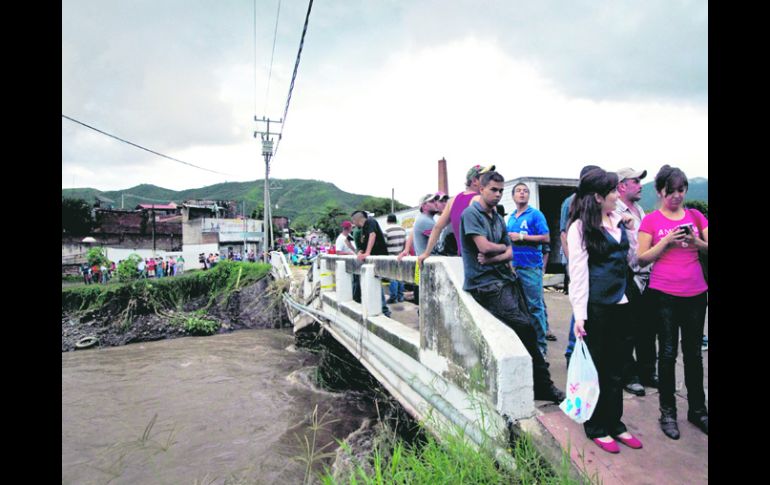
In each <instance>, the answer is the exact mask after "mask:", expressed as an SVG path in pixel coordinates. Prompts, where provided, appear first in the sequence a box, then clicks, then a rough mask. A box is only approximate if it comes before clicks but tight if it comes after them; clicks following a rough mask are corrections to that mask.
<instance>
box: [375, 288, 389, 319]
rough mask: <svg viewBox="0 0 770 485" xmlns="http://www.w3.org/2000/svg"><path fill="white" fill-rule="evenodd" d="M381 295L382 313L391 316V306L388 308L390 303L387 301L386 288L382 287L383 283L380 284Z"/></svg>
mask: <svg viewBox="0 0 770 485" xmlns="http://www.w3.org/2000/svg"><path fill="white" fill-rule="evenodd" d="M377 282H379V280H377ZM380 296H382V314H383V315H385V316H386V317H388V318H390V308H388V305H387V304H386V303H385V288H383V287H382V284H380Z"/></svg>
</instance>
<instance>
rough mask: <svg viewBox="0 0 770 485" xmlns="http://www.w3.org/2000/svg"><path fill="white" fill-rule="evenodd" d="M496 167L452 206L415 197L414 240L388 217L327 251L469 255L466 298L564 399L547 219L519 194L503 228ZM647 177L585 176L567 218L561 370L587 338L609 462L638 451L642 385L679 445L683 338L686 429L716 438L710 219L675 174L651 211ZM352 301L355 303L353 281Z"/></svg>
mask: <svg viewBox="0 0 770 485" xmlns="http://www.w3.org/2000/svg"><path fill="white" fill-rule="evenodd" d="M495 168H496V167H495V166H494V165H492V166H488V167H482V166H480V165H476V166H474V167H472V168H471V169H470V170H469V171H468V173H467V177H466V188H465V190H464V191H462V192H460V193H459V194H457V195H455V196H454V197H449V196H448V195H446V194H443V193H440V192H438V193H430V194H426V195H425V196H423V197H421V198H420V200H419V210H420V214H419V216H418V217H417V219H416V221H415V223H414V226H413V228H412V230H411V231H410V232H409V234H407V233H406V231H405V230H404V229H403V228H402V227H401V226H400V225H398V223H397V218H396V216H395V215H394V214H390V215H389V216H388V225H387V226H386V228H385V230H384V231H383V229H382V228H380V225H379V224H378V223H377V221H376V220H375V219H374V218H373V217H371V216H369V215H368V214H367V213H366V212H364V211H361V210H358V211H355V212H353V213H352V214H351V220H350V221H344V222H343V223H342V232H341V233H340V235H339V237H338V238H337V240H336V242H335V244H334V246H333V248H331V249H333V251H334V252H336V254H341V255H356V256H357V259H358V260H359V261H364V260H365V259H366V258H367V257H369V256H373V255H383V256H387V255H395V256H397V259H398V260H401V259H402V258H403V257H405V256H408V255H416V256H417V261H418V264H420V265H422V263H423V262H424V261H425V260H426V259H427V258H429V257H430V256H431V255H436V254H440V255H446V256H458V257H462V260H463V269H464V283H463V289H464V290H465V291H468V292H469V293H470V294H471V295H472V296H473V298H474V299H475V300H476V301H477V302H479V303H480V304H481V305H482V306H483V307H484V308H486V309H487V310H488V311H490V312H491V313H492V314H493V315H495V316H496V317H497V318H498V319H500V320H501V321H502V322H504V323H505V324H506V325H508V326H509V327H510V328H511V329H513V330H514V331H515V332H516V334H517V335H518V336H519V338H520V339H521V341H522V343H523V344H524V347H525V348H526V349H527V352H528V353H529V355H530V356H531V358H532V367H533V380H534V391H535V399H538V400H549V401H553V402H561V401H562V400H564V399H565V393H564V392H562V391H561V390H560V389H558V388H556V387H555V386H554V384H553V382H552V380H551V377H550V372H549V363H548V362H547V360H546V359H547V356H548V345H549V344H548V342H554V341H557V337H556V336H555V335H554V334H553V333H552V332H551V331H550V329H549V324H548V314H547V311H546V306H545V298H544V292H543V275H544V273H545V268H546V265H547V261H548V255H549V252H550V244H549V241H550V234H549V226H548V224H547V221H546V219H545V216H544V214H543V213H542V212H541V211H539V210H537V209H535V208H533V207H531V206H529V196H530V190H529V187H528V186H527V185H526V184H524V183H519V184H516V186H514V187H513V190H512V192H511V197H512V199H513V202H514V203H515V205H516V211H515V212H514V213H512V214H510V216H509V218H508V220H507V222H506V220H505V216H506V214H505V211H504V210H501V209H502V206H500V205H499V203H500V201H501V200H502V197H503V195H504V194H503V191H504V180H505V179H504V178H503V176H502V175H501V174H500V173H499V172H497V171H496V170H495ZM646 176H647V171H646V170H642V171H637V170H634V169H632V168H623V169H620V170H618V171H617V172H608V171H606V170H604V169H602V168H600V167H598V166H595V165H587V166H585V167H584V168H583V169H582V170H581V172H580V181H579V183H578V187H577V190H576V192H575V193H574V194H572V195H570V196H569V197H567V198H566V199H565V200H564V202H563V204H562V211H561V220H560V235H559V237H560V239H561V243H562V244H561V258H562V263H564V264H565V269H566V275H565V290H567V288H568V289H569V291H568V294H569V300H570V304H571V306H572V310H573V314H572V317H571V322H570V331H569V335H568V338H567V340H568V342H567V346H566V351H565V357H566V363H567V366H569V362H570V358H571V355H572V349H573V348H574V345H575V341H576V339H583V341H584V342H585V344H586V346H587V347H588V349H589V351H590V353H591V357H592V359H593V362H594V365H595V367H596V369H597V372H598V375H599V386H600V395H599V401H598V403H597V404H596V407H595V409H594V412H593V415H592V416H591V418H590V419H589V420H588V421H586V422H585V423H584V428H585V433H586V436H587V437H588V438H589V439H592V440H593V441H594V442H595V443H596V444H597V446H599V447H600V448H601V449H603V450H604V451H607V452H610V453H618V452H619V451H620V448H619V446H618V444H617V443H618V441H619V442H621V443H623V444H625V445H626V446H629V447H631V448H635V449H638V448H642V443H641V442H640V441H639V439H638V438H636V437H634V436H633V435H631V434H630V433H629V432H628V430H627V428H626V426H625V425H624V423H623V422H622V416H623V402H624V401H623V389H625V390H626V391H627V392H629V393H632V394H635V395H638V396H642V395H644V392H645V391H644V387H645V386H647V387H656V388H658V389H659V401H660V412H661V416H660V419H659V423H660V428H661V430H662V432H663V433H664V434H665V435H666V436H668V437H669V438H671V439H678V438H679V429H678V422H677V409H676V400H675V397H674V392H675V377H674V370H675V362H676V358H677V355H678V344H679V341H680V333H681V343H682V354H683V358H684V367H685V385H686V387H687V399H688V413H687V418H688V421H690V422H691V423H693V424H694V425H695V426H696V427H698V428H699V429H700V430H701V431H703V432H704V433H706V434H708V411H707V409H706V405H705V395H704V389H703V360H702V351H703V350H705V349H706V348H707V347H705V337H704V335H703V330H704V324H705V314H706V306H707V294H708V283H707V281H706V278H707V275H704V270H703V269H702V267H701V263H700V258H701V257H707V255H708V220H707V219H706V217H705V216H704V215H703V214H702V213H700V212H699V211H698V210H695V209H687V208H685V206H684V201H685V196H686V194H687V189H688V180H687V176H686V175H685V174H684V172H682V171H681V170H680V169H678V168H674V167H671V166H668V165H665V166H663V167H662V168H661V169H660V171H659V172H658V174H657V175H656V176H655V191H656V193H657V195H658V198H659V201H660V204H659V209H657V210H655V211H654V212H652V213H650V214H645V212H644V210H643V208H642V207H641V206H640V205H639V200H640V199H641V191H642V185H641V180H642V179H644V178H645V177H646ZM331 249H330V250H329V252H331ZM290 252H292V251H290ZM318 252H319V253H320V252H326V251H321V250H320V249H319V250H318ZM567 285H569V286H567ZM414 289H415V301H416V302H418V301H419V291H417V290H418V288H417V287H415V288H414ZM389 293H390V298H389V299H388V300H386V299H385V293H384V290H383V291H382V312H383V314H385V315H386V316H390V314H391V311H390V309H389V308H388V304H393V303H397V302H400V301H403V300H404V283H403V282H400V281H391V282H390V292H389ZM353 295H354V299H356V301H360V283H359V281H358V277H357V275H354V277H353ZM656 338H657V343H658V345H657V350H656V345H655V339H656Z"/></svg>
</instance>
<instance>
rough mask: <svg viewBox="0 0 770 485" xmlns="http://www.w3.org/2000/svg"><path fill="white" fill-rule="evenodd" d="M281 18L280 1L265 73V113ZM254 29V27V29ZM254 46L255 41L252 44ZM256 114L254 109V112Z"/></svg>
mask: <svg viewBox="0 0 770 485" xmlns="http://www.w3.org/2000/svg"><path fill="white" fill-rule="evenodd" d="M280 16H281V0H278V12H277V13H276V14H275V30H274V31H273V52H272V54H270V69H269V70H268V72H267V91H265V109H264V112H265V113H267V100H268V98H269V97H270V78H272V76H273V58H274V57H275V40H276V39H277V38H278V17H280ZM255 28H256V27H255ZM254 45H256V39H255V42H254ZM254 112H255V114H256V109H255V110H254Z"/></svg>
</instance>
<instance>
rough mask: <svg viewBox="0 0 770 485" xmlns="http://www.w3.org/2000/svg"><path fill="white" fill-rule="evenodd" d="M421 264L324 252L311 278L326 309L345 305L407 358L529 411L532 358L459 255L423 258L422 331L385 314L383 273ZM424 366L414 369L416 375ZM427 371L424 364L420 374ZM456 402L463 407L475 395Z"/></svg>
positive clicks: (497, 405) (503, 405)
mask: <svg viewBox="0 0 770 485" xmlns="http://www.w3.org/2000/svg"><path fill="white" fill-rule="evenodd" d="M415 264H417V258H415V257H407V258H404V259H403V260H402V261H397V260H396V258H395V257H393V256H372V257H369V258H367V259H366V260H365V261H364V262H359V261H357V260H356V257H355V256H339V255H323V256H322V257H321V258H319V261H318V262H317V263H316V264H315V265H314V267H313V275H312V276H311V278H313V279H314V280H315V281H316V282H319V283H320V294H321V295H322V298H321V308H322V309H326V308H327V307H329V306H334V307H335V308H336V310H337V311H340V310H341V309H342V310H344V311H345V312H346V314H347V315H348V316H349V317H351V318H354V319H356V320H357V321H358V322H359V324H360V325H362V326H364V327H366V328H367V329H368V330H369V331H370V332H373V333H374V334H375V335H377V336H379V337H381V338H384V339H385V340H388V341H389V342H391V343H393V344H394V345H396V347H398V348H399V349H400V350H401V351H402V352H403V353H404V354H406V355H403V357H402V358H403V359H408V358H410V357H411V358H413V359H414V360H416V361H417V362H418V363H419V364H420V366H418V367H420V368H422V369H424V370H428V371H430V372H429V373H432V375H434V376H435V377H438V378H439V379H441V380H444V381H445V382H446V383H448V384H451V386H453V387H454V388H456V389H457V390H459V391H460V392H461V393H465V394H467V395H471V394H472V395H476V396H478V395H483V396H485V397H486V398H487V400H488V401H489V404H490V405H491V407H492V408H493V409H495V410H496V411H497V412H498V413H499V414H500V415H501V416H508V417H509V418H511V419H513V420H518V419H523V418H528V417H531V416H532V415H533V414H534V393H533V381H532V360H531V358H530V356H529V354H528V353H527V351H526V349H525V348H524V345H523V344H522V343H521V341H520V340H519V338H518V336H517V335H516V333H515V332H514V331H513V330H512V329H511V328H509V327H508V326H507V325H505V324H504V323H502V322H501V321H500V320H498V319H497V318H496V317H494V316H493V315H492V314H491V313H489V312H488V311H487V310H486V309H485V308H483V307H482V306H481V305H479V303H478V302H476V300H474V299H473V297H472V296H471V295H470V294H469V293H468V292H466V291H464V290H463V289H462V285H463V268H462V260H461V258H456V257H441V256H433V257H431V258H429V259H428V260H426V261H425V263H424V264H423V268H422V269H421V275H420V282H419V287H420V303H419V309H420V311H419V331H418V332H419V334H418V335H417V334H414V335H412V334H410V331H412V332H414V330H412V329H407V328H401V329H399V326H401V327H406V325H403V324H400V323H399V322H396V321H395V320H392V319H389V318H386V317H385V316H383V315H382V314H381V313H382V310H381V303H382V302H381V296H380V291H381V290H380V288H381V278H388V279H395V280H399V281H406V282H413V281H414V273H415ZM353 274H357V275H359V278H360V285H361V303H360V306H359V305H358V304H356V303H355V302H353V301H352V300H353V293H352V275H353ZM324 295H326V297H325V298H324ZM343 307H344V308H343ZM410 335H411V336H410ZM406 367H407V368H409V365H408V364H407V365H406ZM421 372H423V371H422V370H419V369H418V370H415V375H417V374H420V373H421ZM427 376H428V374H425V373H424V372H423V377H422V378H423V379H427V378H428V377H427ZM450 394H451V393H450ZM453 405H455V406H456V407H457V408H458V409H460V408H463V407H467V406H468V405H469V403H468V402H464V403H463V402H454V403H453ZM472 415H473V413H470V414H468V416H469V417H470V416H472Z"/></svg>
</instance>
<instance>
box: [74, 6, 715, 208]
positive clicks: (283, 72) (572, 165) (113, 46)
mask: <svg viewBox="0 0 770 485" xmlns="http://www.w3.org/2000/svg"><path fill="white" fill-rule="evenodd" d="M278 6H279V1H278V0H256V1H254V0H243V1H235V0H227V1H223V2H211V1H201V0H184V1H181V0H163V1H160V2H158V1H157V0H156V1H148V0H132V1H131V2H117V1H114V0H113V1H108V2H104V1H95V0H63V1H62V114H63V115H66V116H69V117H71V118H74V119H77V120H79V121H82V122H84V123H86V124H89V125H91V126H94V127H96V128H99V129H100V130H103V131H106V132H108V133H111V134H114V135H116V136H119V137H121V138H124V139H126V140H129V141H131V142H133V143H136V144H139V145H142V146H144V147H147V148H149V149H152V150H155V151H157V152H160V153H163V154H165V155H168V156H170V157H173V158H177V159H180V160H183V161H185V162H189V163H192V164H194V165H198V166H200V167H204V168H208V169H210V170H214V171H216V172H221V173H222V174H217V173H211V172H208V171H204V170H200V169H196V168H193V167H189V166H186V165H183V164H180V163H177V162H173V161H171V160H167V159H165V158H162V157H158V156H157V155H153V154H151V153H148V152H145V151H142V150H139V149H137V148H134V147H132V146H130V145H126V144H124V143H120V142H118V141H116V140H114V139H112V138H109V137H106V136H104V135H101V134H99V133H96V132H94V131H92V130H89V129H88V128H85V127H83V126H81V125H78V124H76V123H73V122H72V121H69V120H67V119H64V118H62V188H72V187H92V188H96V189H99V190H105V191H106V190H121V189H127V188H130V187H133V186H136V185H139V184H143V183H148V184H153V185H157V186H160V187H164V188H167V189H173V190H182V189H190V188H197V187H203V186H207V185H212V184H216V183H222V182H226V181H230V182H233V181H239V182H243V181H250V180H257V179H263V178H264V174H265V165H264V160H263V158H262V156H261V145H260V144H259V142H258V139H255V138H254V136H253V133H254V131H255V130H257V129H263V128H264V125H263V124H259V125H258V124H257V123H255V122H254V117H255V115H256V116H258V117H260V118H261V117H262V116H266V117H269V118H271V119H280V118H281V117H282V116H283V112H284V107H285V104H286V98H287V94H288V90H289V84H290V81H291V75H292V71H293V69H294V62H295V59H296V55H297V49H298V47H299V41H300V37H301V34H302V26H303V23H304V20H305V14H306V12H307V2H305V1H304V0H303V1H299V0H285V1H282V2H280V15H279V16H278V22H277V34H276V36H275V39H276V42H275V54H274V57H273V64H272V70H271V69H270V59H271V52H272V47H273V38H274V37H273V34H274V31H275V30H274V29H275V27H276V13H277V10H278ZM270 71H271V74H270V75H268V74H269V72H270ZM268 78H269V80H270V81H269V88H268ZM276 128H278V129H280V127H279V126H276V125H271V131H273V130H274V129H276ZM442 157H443V158H446V160H447V167H448V179H449V189H450V192H451V193H453V194H454V193H457V192H459V191H460V190H462V188H463V184H464V178H465V173H466V172H467V170H468V169H469V168H470V167H471V166H473V165H475V164H477V163H478V164H482V165H487V164H495V165H496V167H497V170H498V171H499V172H500V173H501V174H502V175H503V176H504V177H505V178H506V179H507V180H508V179H513V178H516V177H522V176H543V177H565V178H576V177H577V176H578V173H579V171H580V168H581V167H582V166H583V165H585V164H587V163H592V164H596V165H599V166H601V167H603V168H605V169H607V170H617V169H619V168H621V167H627V166H630V167H633V168H635V169H639V170H641V169H645V170H647V171H648V172H650V174H649V175H648V180H650V179H652V178H653V177H654V174H655V173H656V172H657V170H658V169H659V168H660V167H661V166H662V165H663V164H670V165H673V166H677V167H680V168H681V169H682V170H684V171H685V173H686V174H687V175H688V177H690V178H693V177H708V2H706V1H687V0H648V1H645V2H638V1H629V0H616V1H603V0H592V1H588V0H566V1H555V0H554V1H548V0H541V1H521V0H500V1H495V0H489V1H484V0H476V1H471V0H444V1H438V0H412V1H408V0H403V1H402V0H344V1H339V0H327V1H323V0H319V1H316V2H314V4H313V9H312V12H311V14H310V22H309V26H308V31H307V35H306V38H305V44H304V48H303V51H302V58H301V62H300V66H299V72H298V75H297V79H296V82H295V87H294V92H293V95H292V98H291V104H290V107H289V111H288V115H287V118H286V120H285V124H284V127H283V139H282V140H281V142H280V148H279V150H278V153H277V154H276V156H275V157H274V159H273V161H272V163H271V167H270V171H271V177H276V178H281V179H283V178H303V179H317V180H323V181H327V182H331V183H334V184H335V185H337V186H338V187H339V188H341V189H342V190H345V191H347V192H352V193H357V194H367V195H375V196H379V197H390V195H391V189H394V190H395V197H396V199H397V200H399V201H401V202H403V203H406V204H407V205H416V204H417V201H418V199H419V198H420V196H421V195H423V194H425V193H427V192H432V191H435V190H436V189H437V188H438V178H437V161H438V160H439V159H441V158H442Z"/></svg>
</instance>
